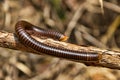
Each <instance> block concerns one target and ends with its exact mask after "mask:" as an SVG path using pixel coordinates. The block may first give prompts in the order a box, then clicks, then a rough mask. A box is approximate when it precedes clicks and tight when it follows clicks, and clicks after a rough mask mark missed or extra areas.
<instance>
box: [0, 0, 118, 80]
mask: <svg viewBox="0 0 120 80" xmlns="http://www.w3.org/2000/svg"><path fill="white" fill-rule="evenodd" d="M21 19H22V20H26V21H29V22H31V23H32V24H35V25H38V26H40V27H41V28H44V29H53V30H56V31H59V32H62V33H64V34H66V35H67V36H68V37H69V40H68V42H69V43H74V44H78V45H88V46H95V47H99V48H103V49H111V50H118V51H120V50H119V49H120V0H104V1H103V0H0V29H1V30H4V31H8V32H14V25H15V23H16V22H17V21H18V20H21ZM0 51H1V52H0V60H1V61H0V80H26V79H29V80H119V79H120V71H119V70H115V69H109V68H102V67H87V66H85V65H84V64H82V63H76V62H72V61H67V60H63V59H58V58H53V57H49V56H40V55H33V54H30V53H26V52H22V51H15V50H10V49H5V48H0Z"/></svg>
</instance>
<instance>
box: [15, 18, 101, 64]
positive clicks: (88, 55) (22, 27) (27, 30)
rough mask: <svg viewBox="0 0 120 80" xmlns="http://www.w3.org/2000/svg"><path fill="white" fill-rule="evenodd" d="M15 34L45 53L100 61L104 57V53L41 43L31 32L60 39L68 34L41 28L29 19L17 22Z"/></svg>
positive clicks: (22, 40) (79, 59)
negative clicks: (28, 20)
mask: <svg viewBox="0 0 120 80" xmlns="http://www.w3.org/2000/svg"><path fill="white" fill-rule="evenodd" d="M15 34H16V35H17V37H18V40H19V41H20V42H21V43H22V44H24V45H25V46H27V47H30V48H32V49H34V50H35V51H37V52H39V53H42V54H45V55H49V56H54V57H58V58H64V59H69V60H74V61H86V62H87V61H91V62H98V61H99V60H100V59H101V57H102V54H100V53H97V52H89V51H77V50H70V49H66V48H59V47H55V46H51V45H47V44H44V43H41V42H39V41H37V40H36V39H34V38H32V37H31V34H33V35H36V36H37V35H38V36H46V37H50V38H53V39H56V40H59V41H64V40H66V39H67V36H65V35H63V34H61V33H59V32H57V31H52V30H45V29H42V28H39V27H37V26H35V25H33V24H31V23H29V22H27V21H23V20H22V21H18V22H17V23H16V25H15Z"/></svg>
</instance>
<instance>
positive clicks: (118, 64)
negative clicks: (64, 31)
mask: <svg viewBox="0 0 120 80" xmlns="http://www.w3.org/2000/svg"><path fill="white" fill-rule="evenodd" d="M33 37H34V38H35V39H37V40H38V41H40V42H42V43H44V44H49V45H52V46H55V47H62V48H67V49H71V50H84V51H93V52H98V53H101V54H102V59H101V60H100V61H99V62H97V63H96V62H82V63H84V64H86V65H90V66H103V67H107V68H112V69H120V52H117V51H111V50H107V49H100V48H96V47H84V46H78V45H75V44H70V43H67V42H60V41H55V40H53V39H49V38H48V39H42V38H38V37H35V36H33ZM0 47H3V48H9V49H13V50H21V51H26V52H31V53H35V54H40V53H37V52H36V51H33V50H31V49H29V48H27V47H25V46H24V45H22V44H21V43H20V42H19V41H18V39H17V37H16V36H15V34H14V33H8V32H5V31H1V32H0Z"/></svg>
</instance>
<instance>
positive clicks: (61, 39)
mask: <svg viewBox="0 0 120 80" xmlns="http://www.w3.org/2000/svg"><path fill="white" fill-rule="evenodd" d="M59 40H60V41H67V40H68V37H67V36H65V35H63V36H61V37H60V39H59Z"/></svg>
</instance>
